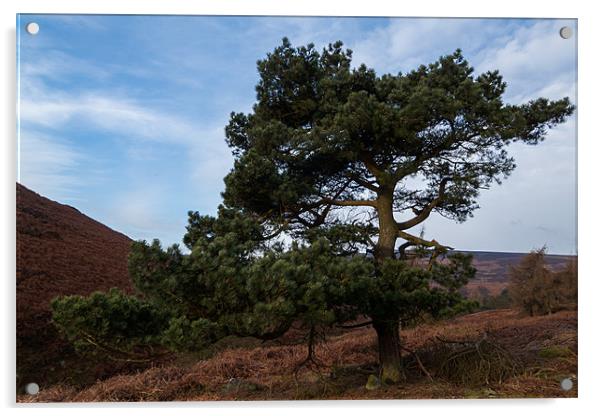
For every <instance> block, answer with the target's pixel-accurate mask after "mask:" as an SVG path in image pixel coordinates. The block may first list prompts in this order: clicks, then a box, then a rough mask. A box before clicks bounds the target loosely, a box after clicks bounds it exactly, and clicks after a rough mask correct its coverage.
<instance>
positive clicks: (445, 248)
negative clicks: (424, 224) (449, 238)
mask: <svg viewBox="0 0 602 416" xmlns="http://www.w3.org/2000/svg"><path fill="white" fill-rule="evenodd" d="M398 235H399V237H400V238H403V239H404V240H406V241H408V242H410V243H413V244H414V245H417V246H426V247H433V248H435V249H437V250H441V251H443V252H446V251H448V250H453V249H454V248H453V247H450V246H444V245H442V244H440V243H439V242H438V241H437V240H435V239H433V240H431V241H428V240H425V239H423V238H420V237H416V236H415V235H412V234H408V233H406V232H405V231H401V230H400V231H399V234H398Z"/></svg>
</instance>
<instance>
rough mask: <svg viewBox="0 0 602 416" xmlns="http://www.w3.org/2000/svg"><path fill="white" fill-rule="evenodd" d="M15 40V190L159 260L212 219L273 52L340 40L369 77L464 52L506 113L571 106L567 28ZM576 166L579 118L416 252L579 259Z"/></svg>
mask: <svg viewBox="0 0 602 416" xmlns="http://www.w3.org/2000/svg"><path fill="white" fill-rule="evenodd" d="M29 22H36V23H38V24H39V26H40V30H39V33H38V34H37V35H35V36H32V35H29V34H28V33H27V32H26V31H25V26H26V25H27V23H29ZM563 26H569V27H571V28H572V29H573V33H574V35H573V36H572V37H571V38H570V39H563V38H561V37H560V36H559V30H560V28H561V27H563ZM17 28H18V29H17V33H18V36H17V42H18V47H17V55H18V56H17V58H18V59H17V64H18V103H17V104H18V105H17V114H18V121H17V123H18V126H17V132H18V137H17V140H18V146H17V148H18V155H17V157H18V165H17V166H18V172H17V180H18V181H19V182H20V183H22V184H23V185H25V186H27V187H28V188H30V189H32V190H34V191H35V192H38V193H40V194H41V195H43V196H46V197H48V198H50V199H52V200H55V201H58V202H61V203H65V204H69V205H72V206H74V207H76V208H77V209H79V210H80V211H82V212H83V213H85V214H86V215H88V216H90V217H92V218H94V219H96V220H98V221H100V222H102V223H104V224H106V225H107V226H109V227H111V228H113V229H115V230H118V231H120V232H123V233H124V234H126V235H128V236H130V237H131V238H133V239H145V240H151V239H153V238H159V239H160V240H161V241H162V243H163V244H164V245H168V244H173V243H179V244H181V240H182V236H183V234H184V232H185V226H186V221H187V212H188V211H189V210H195V211H197V210H198V211H199V212H201V213H202V214H210V215H214V214H215V213H216V210H217V206H218V205H219V204H220V202H221V196H220V193H221V192H222V191H223V188H224V185H223V177H224V176H225V175H226V174H227V173H228V172H229V170H230V169H231V167H232V165H233V157H232V155H231V152H230V149H229V148H228V147H227V145H226V143H225V140H224V138H225V136H224V127H225V125H226V124H227V122H228V118H229V114H230V112H232V111H236V112H245V113H248V112H250V111H251V107H252V105H253V103H254V102H255V89H254V87H255V84H256V83H257V80H258V74H257V69H256V62H257V60H258V59H261V58H263V57H265V55H266V53H268V52H270V51H272V50H273V49H274V47H276V46H277V45H279V44H280V43H281V39H282V38H283V37H284V36H286V37H288V38H289V39H290V40H291V42H292V43H293V45H296V46H300V45H305V44H307V43H310V42H312V43H314V44H315V45H316V46H317V47H318V48H319V49H321V48H322V47H324V46H326V45H327V44H328V43H330V42H334V41H336V40H342V41H343V42H344V44H345V46H346V47H347V48H350V49H352V50H353V65H354V66H359V65H360V64H361V63H365V64H366V65H367V66H368V67H371V68H374V69H375V71H376V72H377V74H378V75H382V74H385V73H393V74H396V73H398V72H402V73H405V72H408V71H410V70H412V69H414V68H416V67H417V66H419V65H420V64H426V63H430V62H433V61H435V60H437V59H438V58H439V57H440V56H441V55H445V54H449V53H451V52H453V51H454V50H455V49H457V48H460V49H462V51H463V53H464V56H465V57H466V58H467V60H468V61H469V63H470V64H471V65H472V66H473V67H474V68H475V72H476V73H477V74H479V73H482V72H485V71H488V70H494V69H498V70H499V71H500V73H501V74H502V75H503V76H504V80H505V81H506V82H507V83H508V88H507V90H506V93H505V96H504V99H505V101H506V102H508V103H512V104H520V103H526V102H528V101H529V100H531V99H534V98H537V97H546V98H549V99H559V98H562V97H566V96H568V97H569V98H570V99H571V101H572V102H573V103H576V102H577V100H576V93H577V90H576V87H577V83H576V70H577V68H576V66H577V40H576V38H577V36H576V32H577V23H576V21H575V20H553V19H524V20H521V19H430V18H330V17H329V18H327V17H232V16H115V15H113V16H110V15H28V14H26V15H20V16H17ZM576 150H577V135H576V115H573V116H572V117H571V118H570V119H569V120H568V121H567V122H566V123H564V124H562V125H560V126H558V127H556V128H555V129H553V130H551V131H550V132H549V134H548V136H547V139H546V140H545V141H544V142H543V143H542V144H540V145H537V146H527V145H524V144H513V145H511V146H510V148H509V151H510V153H511V154H512V155H513V156H514V157H515V159H516V163H517V165H518V167H517V168H516V170H515V171H514V172H513V173H512V175H511V176H510V178H509V179H507V180H506V181H504V182H503V184H502V185H501V186H497V185H493V186H492V188H491V189H489V190H486V191H483V192H482V194H481V196H480V198H479V205H480V209H478V210H477V211H475V213H474V217H473V218H469V219H468V220H467V221H466V222H464V223H462V224H458V223H455V222H453V221H450V220H448V219H445V218H443V217H440V216H438V215H436V214H434V215H432V216H431V217H430V218H429V219H428V220H427V221H426V222H425V223H424V232H425V236H426V237H427V238H428V239H431V238H436V239H437V240H438V241H439V242H441V243H442V244H445V245H449V246H453V247H455V248H456V249H461V250H486V251H509V252H527V251H529V250H532V249H535V248H538V247H541V246H543V245H544V244H545V245H546V246H547V248H548V252H549V253H552V254H576V252H577V231H576V230H577V211H576V208H577V159H576V157H577V153H576Z"/></svg>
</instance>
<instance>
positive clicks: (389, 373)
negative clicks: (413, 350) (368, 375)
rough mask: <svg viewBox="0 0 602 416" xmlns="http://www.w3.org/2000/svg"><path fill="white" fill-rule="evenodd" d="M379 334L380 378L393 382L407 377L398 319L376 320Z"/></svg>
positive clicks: (384, 381)
mask: <svg viewBox="0 0 602 416" xmlns="http://www.w3.org/2000/svg"><path fill="white" fill-rule="evenodd" d="M373 326H374V329H375V330H376V334H377V335H378V360H379V363H380V379H381V381H382V382H383V383H387V384H393V383H398V382H400V381H401V380H403V379H405V374H404V373H403V366H402V363H401V340H400V338H399V324H398V323H397V320H394V321H385V322H374V323H373Z"/></svg>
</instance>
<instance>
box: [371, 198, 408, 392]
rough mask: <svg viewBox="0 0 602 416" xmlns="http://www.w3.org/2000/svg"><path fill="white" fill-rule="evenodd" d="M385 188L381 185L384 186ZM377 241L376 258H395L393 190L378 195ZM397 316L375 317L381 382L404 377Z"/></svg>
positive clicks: (395, 223) (395, 224) (374, 323)
mask: <svg viewBox="0 0 602 416" xmlns="http://www.w3.org/2000/svg"><path fill="white" fill-rule="evenodd" d="M381 189H382V188H381ZM377 211H378V228H379V234H378V242H377V243H376V250H375V252H374V258H375V260H376V262H377V263H382V262H383V261H384V260H385V259H387V258H395V243H396V242H397V237H398V233H399V231H398V228H397V222H396V221H395V218H394V217H393V190H392V189H390V190H389V191H384V192H382V193H381V194H380V195H379V196H378V198H377ZM397 318H398V317H397V316H387V317H384V319H382V317H381V319H378V318H376V319H375V318H374V317H373V326H374V329H375V330H376V334H377V335H378V357H379V363H380V376H381V381H382V382H384V383H397V382H399V381H401V380H402V379H404V378H405V376H404V373H403V367H402V362H401V340H400V338H399V322H398V320H397Z"/></svg>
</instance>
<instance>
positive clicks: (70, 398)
mask: <svg viewBox="0 0 602 416" xmlns="http://www.w3.org/2000/svg"><path fill="white" fill-rule="evenodd" d="M401 335H402V339H403V340H404V342H405V344H404V345H405V346H406V347H407V348H408V350H411V351H413V352H414V353H415V354H416V356H418V357H419V358H420V362H421V363H422V364H423V366H424V367H425V368H424V370H426V372H428V373H429V374H430V375H431V377H432V379H429V378H428V377H427V376H426V372H425V371H422V370H420V369H419V367H418V366H417V364H418V362H417V361H415V359H414V357H415V356H414V355H413V354H411V353H409V352H408V353H406V354H405V356H404V359H405V360H407V363H408V368H409V370H408V373H407V380H406V381H405V382H404V383H401V384H398V385H393V386H379V387H377V388H376V389H374V390H368V389H366V380H367V379H368V377H369V375H370V374H374V372H375V371H376V368H377V357H376V344H375V343H376V339H375V336H374V331H372V330H371V329H370V328H360V329H355V330H352V331H350V332H346V333H344V334H339V335H334V336H330V337H328V339H327V341H326V342H323V343H321V344H320V345H319V346H318V347H317V349H316V353H317V359H318V360H319V361H320V362H321V365H320V366H312V367H302V368H299V363H301V362H302V361H303V360H304V358H305V356H306V347H305V346H304V345H301V344H296V345H282V346H249V347H245V348H231V349H226V350H222V351H220V352H217V353H216V354H215V355H214V356H213V357H211V358H209V359H206V360H201V361H198V362H197V363H194V364H192V365H190V364H187V365H175V364H170V365H164V366H157V367H154V368H150V369H147V370H145V371H141V372H139V373H137V374H128V375H119V376H115V377H112V378H109V379H107V380H104V381H99V382H97V383H95V384H93V385H91V386H89V387H87V388H84V389H76V388H74V387H70V386H67V385H63V384H60V385H55V386H52V387H50V388H48V389H42V390H41V392H40V393H39V394H38V395H37V396H25V395H22V396H20V397H19V398H18V401H20V402H90V401H102V402H112V401H172V400H177V401H190V400H290V399H304V400H309V399H430V398H522V397H576V396H577V384H576V378H577V314H576V312H559V313H556V314H553V315H548V316H538V317H523V316H520V315H519V314H518V313H517V312H516V311H513V310H496V311H486V312H479V313H475V314H471V315H466V316H463V317H458V318H455V319H452V320H450V321H446V322H436V323H431V324H424V325H421V326H419V327H416V328H413V329H407V330H403V331H402V332H401ZM485 336H486V337H488V339H491V340H495V343H496V344H497V345H499V346H500V347H502V348H504V350H505V351H507V352H508V353H509V354H511V355H512V357H513V358H515V359H516V360H518V361H520V363H521V366H520V370H518V371H516V373H515V374H512V375H509V376H508V377H507V378H505V379H504V380H501V381H500V380H493V379H491V380H488V381H487V382H483V381H479V382H475V383H458V382H457V381H454V380H453V378H452V379H450V378H447V377H445V376H444V375H440V374H439V371H438V370H439V368H440V363H441V362H442V360H441V355H440V354H439V355H438V354H437V351H438V349H437V346H438V345H439V346H440V345H441V341H440V340H445V341H453V340H456V341H457V340H479V339H483V338H484V337H485ZM564 378H570V379H571V380H572V381H573V382H574V386H573V388H572V389H571V390H569V391H563V390H562V389H561V388H560V381H561V380H563V379H564Z"/></svg>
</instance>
